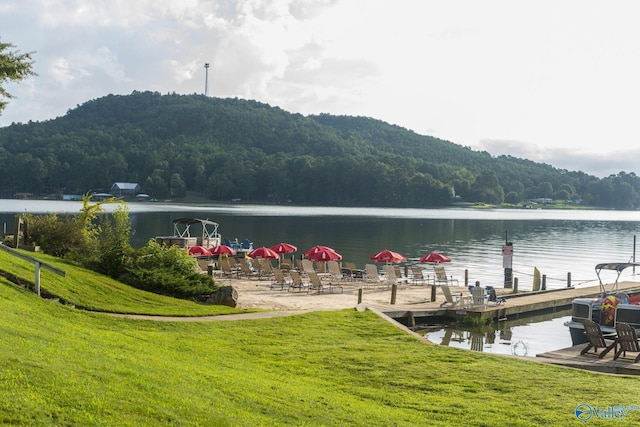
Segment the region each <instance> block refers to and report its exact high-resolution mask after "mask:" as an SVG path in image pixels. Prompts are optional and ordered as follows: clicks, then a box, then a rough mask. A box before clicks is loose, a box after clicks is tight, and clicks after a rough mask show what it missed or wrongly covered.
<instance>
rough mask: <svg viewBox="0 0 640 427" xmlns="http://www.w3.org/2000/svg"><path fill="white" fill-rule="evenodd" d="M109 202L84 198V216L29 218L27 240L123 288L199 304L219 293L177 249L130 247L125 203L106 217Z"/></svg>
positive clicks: (191, 261) (111, 200) (88, 197)
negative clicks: (137, 248)
mask: <svg viewBox="0 0 640 427" xmlns="http://www.w3.org/2000/svg"><path fill="white" fill-rule="evenodd" d="M113 202H115V200H114V199H108V200H105V201H100V202H97V203H91V196H90V195H87V196H85V197H84V198H83V206H82V209H81V213H80V214H79V215H74V216H71V215H67V216H64V217H59V216H58V215H56V214H50V215H27V216H26V220H27V230H29V234H28V239H29V241H30V242H36V243H38V244H39V245H40V246H41V247H42V249H43V251H44V252H46V253H48V254H52V255H55V256H59V257H66V258H68V259H71V260H74V261H76V262H78V263H80V264H81V265H83V266H85V267H87V268H90V269H92V270H93V271H97V272H99V273H102V274H105V275H107V276H109V277H111V278H114V279H119V280H121V281H122V282H123V283H126V284H128V285H131V286H134V287H136V288H139V289H144V290H147V291H150V292H156V293H159V294H163V295H168V296H173V297H178V298H191V299H194V298H198V297H200V296H201V295H204V294H210V293H211V292H213V291H215V290H216V289H217V287H216V285H215V283H214V282H213V279H212V278H211V277H209V276H207V275H203V274H200V273H198V272H196V269H195V263H194V260H193V259H192V258H191V257H190V256H189V255H188V254H187V252H186V251H184V250H183V249H180V248H178V247H175V246H170V247H165V246H160V245H158V244H156V243H155V242H153V241H151V242H149V243H148V244H147V246H145V247H143V248H140V249H139V250H137V251H134V249H133V248H132V247H131V245H130V243H129V239H130V235H131V222H130V220H129V209H128V207H127V206H126V204H125V203H123V202H119V205H118V207H117V208H116V209H115V211H114V212H113V213H112V214H110V215H105V214H102V215H100V216H99V214H101V213H102V212H103V210H104V207H103V205H104V204H106V203H113Z"/></svg>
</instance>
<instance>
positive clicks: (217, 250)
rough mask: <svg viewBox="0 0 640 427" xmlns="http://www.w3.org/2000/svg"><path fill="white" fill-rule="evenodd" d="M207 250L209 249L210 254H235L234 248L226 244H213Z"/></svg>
mask: <svg viewBox="0 0 640 427" xmlns="http://www.w3.org/2000/svg"><path fill="white" fill-rule="evenodd" d="M209 250H210V251H211V255H235V254H236V250H235V249H233V248H231V247H229V246H227V245H220V246H214V247H213V248H211V249H209Z"/></svg>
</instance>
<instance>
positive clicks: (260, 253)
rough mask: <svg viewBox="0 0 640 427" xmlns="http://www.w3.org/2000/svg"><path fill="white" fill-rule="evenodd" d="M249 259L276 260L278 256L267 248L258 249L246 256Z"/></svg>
mask: <svg viewBox="0 0 640 427" xmlns="http://www.w3.org/2000/svg"><path fill="white" fill-rule="evenodd" d="M247 256H248V257H249V258H278V254H277V253H275V252H274V251H272V250H271V249H269V248H267V247H264V246H262V247H260V248H257V249H254V250H252V251H251V252H249V253H248V254H247Z"/></svg>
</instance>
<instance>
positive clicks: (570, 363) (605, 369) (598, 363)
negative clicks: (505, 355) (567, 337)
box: [536, 344, 640, 375]
mask: <svg viewBox="0 0 640 427" xmlns="http://www.w3.org/2000/svg"><path fill="white" fill-rule="evenodd" d="M586 346H587V344H580V345H576V346H573V347H568V348H563V349H560V350H554V351H548V352H546V353H541V354H538V356H537V357H536V360H537V361H539V362H542V363H550V364H553V365H560V366H565V367H568V368H576V369H585V370H588V371H595V372H602V373H606V374H617V375H640V363H634V362H633V359H634V358H635V357H636V356H637V353H628V354H627V357H622V356H620V357H619V358H618V359H617V360H613V353H614V352H613V350H611V351H610V352H609V353H607V355H606V356H605V357H603V358H602V359H600V358H598V355H595V354H593V352H591V353H589V354H585V355H581V354H580V352H581V351H582V349H584V348H585V347H586ZM600 351H602V349H600Z"/></svg>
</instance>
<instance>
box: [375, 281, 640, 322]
mask: <svg viewBox="0 0 640 427" xmlns="http://www.w3.org/2000/svg"><path fill="white" fill-rule="evenodd" d="M618 291H619V292H626V293H628V294H629V295H635V294H638V293H640V283H638V282H621V283H618ZM600 293H601V289H600V286H599V285H597V286H588V287H580V288H564V289H554V290H548V291H539V292H523V293H518V294H512V295H509V294H505V293H501V294H500V295H499V296H505V297H506V298H507V302H506V303H503V304H500V305H496V304H495V303H489V304H488V305H486V306H466V307H455V306H454V307H447V306H444V307H440V306H439V305H440V304H439V303H433V302H427V301H425V302H424V303H422V304H413V305H403V306H395V305H389V306H385V307H378V311H380V312H381V313H384V314H385V315H387V316H389V317H391V318H392V319H394V320H396V321H398V322H400V323H402V324H403V325H405V326H409V327H413V326H415V325H416V324H421V323H422V324H428V323H431V322H432V321H434V320H438V321H441V320H455V319H457V318H459V317H461V316H466V317H470V318H478V319H486V320H487V321H491V320H494V321H499V320H509V319H519V318H521V317H526V316H533V315H536V314H543V313H552V312H556V311H563V310H567V309H570V308H571V303H572V301H573V300H574V299H575V298H593V297H597V296H598V295H600ZM567 333H568V331H567Z"/></svg>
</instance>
